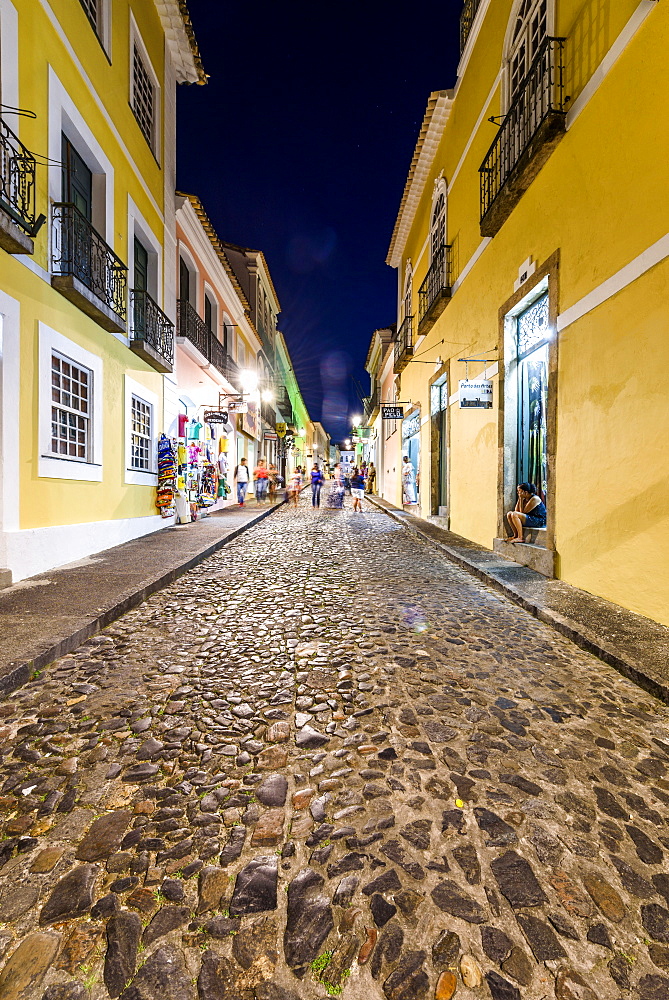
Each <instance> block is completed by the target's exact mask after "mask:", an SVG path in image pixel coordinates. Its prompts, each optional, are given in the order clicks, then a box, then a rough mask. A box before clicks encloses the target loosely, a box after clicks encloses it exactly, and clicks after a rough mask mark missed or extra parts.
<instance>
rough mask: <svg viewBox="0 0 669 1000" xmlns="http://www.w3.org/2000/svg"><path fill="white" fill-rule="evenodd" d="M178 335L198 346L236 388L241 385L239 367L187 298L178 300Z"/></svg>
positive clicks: (204, 357)
mask: <svg viewBox="0 0 669 1000" xmlns="http://www.w3.org/2000/svg"><path fill="white" fill-rule="evenodd" d="M177 336H178V337H179V338H181V340H182V342H183V341H188V342H189V343H190V344H192V345H193V347H195V348H196V350H197V352H198V354H199V355H201V357H202V360H204V361H205V362H208V363H209V364H210V365H213V367H214V368H215V369H216V371H217V372H218V373H219V374H220V375H222V376H223V378H226V379H227V380H228V382H230V383H231V384H232V385H233V386H234V387H235V388H236V389H240V386H239V368H238V367H237V365H236V364H235V362H234V361H233V360H232V358H231V357H230V356H229V355H228V353H227V351H226V350H225V347H224V346H223V344H222V343H221V342H220V340H219V339H218V337H217V336H216V334H214V333H213V332H212V331H211V330H210V329H209V327H208V326H207V324H206V323H205V321H204V320H203V319H202V318H201V317H200V316H198V314H197V313H196V312H195V310H194V309H193V307H192V305H191V304H190V302H188V301H187V300H186V299H179V300H178V301H177Z"/></svg>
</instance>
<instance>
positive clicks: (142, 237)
mask: <svg viewBox="0 0 669 1000" xmlns="http://www.w3.org/2000/svg"><path fill="white" fill-rule="evenodd" d="M135 236H136V237H137V239H138V240H139V241H140V243H141V244H142V245H143V246H144V248H145V249H146V250H147V251H148V253H149V288H148V292H149V295H150V296H151V298H152V299H153V300H154V301H155V303H156V305H158V306H159V307H160V308H161V309H163V311H164V305H163V289H162V287H161V280H160V279H161V276H162V273H163V249H162V247H161V245H160V240H159V238H158V237H157V236H156V235H155V233H154V232H153V230H152V229H151V226H150V225H149V224H148V222H147V221H146V219H145V218H144V216H143V215H142V213H141V212H140V210H139V209H138V207H137V205H136V204H135V202H134V201H133V200H132V198H131V197H130V195H128V254H127V256H128V260H127V261H126V264H127V267H128V288H129V289H133V288H134V287H135ZM126 339H127V338H126Z"/></svg>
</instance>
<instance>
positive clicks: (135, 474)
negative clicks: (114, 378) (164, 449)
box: [123, 375, 158, 486]
mask: <svg viewBox="0 0 669 1000" xmlns="http://www.w3.org/2000/svg"><path fill="white" fill-rule="evenodd" d="M124 395H125V400H124V410H125V435H124V436H125V448H124V463H123V465H124V482H125V483H127V484H128V485H130V486H157V485H158V468H157V465H158V431H157V428H158V396H157V395H156V394H155V392H151V390H150V389H146V388H145V387H144V386H143V385H141V384H140V383H139V382H135V380H134V378H131V377H130V375H126V376H125V386H124ZM133 396H137V397H138V398H139V399H141V400H142V402H144V403H148V404H149V406H150V407H151V452H150V454H151V466H152V468H151V471H149V472H142V471H141V470H140V469H133V468H131V462H132V397H133Z"/></svg>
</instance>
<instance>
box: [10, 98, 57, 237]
mask: <svg viewBox="0 0 669 1000" xmlns="http://www.w3.org/2000/svg"><path fill="white" fill-rule="evenodd" d="M0 209H2V211H3V212H5V214H6V215H8V216H9V218H10V219H11V221H12V222H13V223H14V224H15V225H17V226H19V227H20V228H21V229H22V230H23V232H24V233H25V234H26V236H25V237H22V236H21V234H18V236H17V238H15V240H14V242H15V243H17V244H18V245H17V246H13V245H12V246H5V243H6V242H7V240H8V239H9V238H10V235H11V234H7V235H6V238H5V239H3V238H2V235H0V246H4V247H5V249H6V250H9V252H10V253H26V252H28V253H32V243H31V242H30V241H31V240H33V239H34V238H35V236H37V233H38V232H39V230H40V229H41V228H42V225H43V224H44V222H45V220H46V217H45V216H44V215H38V216H37V217H36V216H35V157H34V156H33V155H32V153H31V152H30V151H29V150H28V149H26V147H25V146H24V145H23V143H22V142H21V140H20V139H19V137H18V136H17V135H15V133H14V132H12V130H11V129H10V127H9V125H8V124H7V122H5V121H3V119H2V118H0Z"/></svg>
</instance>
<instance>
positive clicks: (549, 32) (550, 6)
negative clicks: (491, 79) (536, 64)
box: [500, 0, 555, 115]
mask: <svg viewBox="0 0 669 1000" xmlns="http://www.w3.org/2000/svg"><path fill="white" fill-rule="evenodd" d="M522 3H523V0H515V3H514V5H513V7H512V8H511V16H510V17H509V20H508V22H507V26H506V34H505V36H504V50H503V51H504V58H503V59H502V77H501V91H500V111H501V113H502V114H503V115H506V114H507V112H508V110H509V108H510V107H511V94H510V89H511V72H510V66H511V49H512V46H513V29H514V28H515V25H516V20H517V19H518V11H519V9H520V6H521V4H522ZM554 34H555V0H546V37H547V38H552V37H553V35H554Z"/></svg>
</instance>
